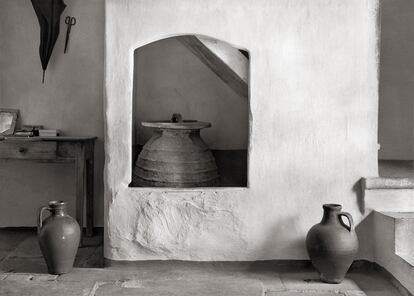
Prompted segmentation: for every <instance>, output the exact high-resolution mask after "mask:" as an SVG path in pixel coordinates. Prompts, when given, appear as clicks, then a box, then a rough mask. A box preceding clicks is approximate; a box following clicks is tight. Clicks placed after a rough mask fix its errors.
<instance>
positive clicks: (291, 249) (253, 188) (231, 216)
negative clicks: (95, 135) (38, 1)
mask: <svg viewBox="0 0 414 296" xmlns="http://www.w3.org/2000/svg"><path fill="white" fill-rule="evenodd" d="M105 3H106V24H105V25H106V33H105V36H106V40H105V104H104V112H105V122H106V124H105V151H106V155H105V159H106V161H105V257H106V258H108V259H113V260H149V259H181V260H201V261H203V260H259V259H303V258H307V255H306V250H305V236H306V233H307V231H308V230H309V228H310V227H311V226H312V225H313V224H316V223H318V222H319V221H320V219H321V217H322V204H323V203H327V202H331V203H332V202H334V203H340V204H342V205H343V208H344V210H346V211H348V212H350V213H351V214H352V215H353V216H354V219H355V222H356V223H357V224H359V223H360V222H361V220H362V219H363V218H364V217H363V215H362V214H361V212H360V206H359V203H358V201H359V200H358V194H357V191H358V184H357V183H358V181H359V179H360V178H361V177H362V176H376V175H377V173H378V168H377V122H378V121H377V120H378V92H377V88H378V77H377V46H376V45H377V29H376V17H377V1H375V0H363V1H361V0H350V1H341V0H330V1H326V0H314V1H304V0H293V1H292V0H289V1H288V0H279V1H271V0H260V1H254V2H252V1H248V0H237V1H236V0H227V1H222V0H212V1H207V2H206V1H189V0H187V1H182V0H171V1H168V2H165V1H158V0H156V1H151V2H149V1H144V0H142V1H134V0H124V1H117V0H106V2H105ZM179 34H201V35H206V36H210V37H213V38H217V39H219V40H224V41H227V42H229V43H230V44H233V45H235V46H237V47H240V48H245V49H247V50H248V51H249V52H250V57H251V64H250V141H249V171H248V180H249V184H248V188H243V189H237V188H223V189H219V188H212V189H184V190H174V189H168V188H164V189H161V188H160V189H150V188H129V187H128V184H129V183H130V181H131V169H130V168H131V165H132V159H131V144H132V143H131V141H132V140H131V133H132V94H133V92H132V89H133V70H134V63H133V58H134V50H135V49H136V48H138V47H140V46H143V45H145V44H148V43H150V42H153V41H156V40H159V39H163V38H166V37H169V36H174V35H179ZM362 249H363V250H367V248H362ZM367 256H368V255H367V254H366V253H364V252H362V253H360V254H359V258H365V257H367Z"/></svg>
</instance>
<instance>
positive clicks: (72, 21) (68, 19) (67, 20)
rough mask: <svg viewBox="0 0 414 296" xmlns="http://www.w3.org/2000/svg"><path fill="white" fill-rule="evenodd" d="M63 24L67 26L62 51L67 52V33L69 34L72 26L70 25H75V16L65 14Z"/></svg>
mask: <svg viewBox="0 0 414 296" xmlns="http://www.w3.org/2000/svg"><path fill="white" fill-rule="evenodd" d="M65 24H66V25H67V26H68V28H67V30H66V40H65V50H64V51H63V53H66V52H67V49H68V43H69V35H70V30H71V28H72V26H74V25H76V18H75V17H73V16H69V15H68V16H67V17H66V18H65Z"/></svg>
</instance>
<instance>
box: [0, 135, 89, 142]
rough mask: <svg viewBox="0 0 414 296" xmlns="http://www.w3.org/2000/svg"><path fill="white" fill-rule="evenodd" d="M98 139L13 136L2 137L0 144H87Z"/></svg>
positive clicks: (0, 137)
mask: <svg viewBox="0 0 414 296" xmlns="http://www.w3.org/2000/svg"><path fill="white" fill-rule="evenodd" d="M96 139H97V137H66V136H57V137H13V136H4V137H2V136H0V143H1V142H3V141H5V142H39V141H55V142H86V141H95V140H96Z"/></svg>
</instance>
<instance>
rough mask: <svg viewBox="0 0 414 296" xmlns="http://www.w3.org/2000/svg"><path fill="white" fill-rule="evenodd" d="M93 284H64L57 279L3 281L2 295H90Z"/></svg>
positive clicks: (0, 293) (1, 285)
mask: <svg viewBox="0 0 414 296" xmlns="http://www.w3.org/2000/svg"><path fill="white" fill-rule="evenodd" d="M92 287H93V285H90V284H84V283H82V282H80V283H76V284H74V283H70V284H63V283H59V282H57V281H49V282H47V281H46V282H45V281H30V280H29V281H7V280H4V281H1V284H0V295H10V296H14V295H15V296H89V295H90V292H91V290H92Z"/></svg>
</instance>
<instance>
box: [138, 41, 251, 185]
mask: <svg viewBox="0 0 414 296" xmlns="http://www.w3.org/2000/svg"><path fill="white" fill-rule="evenodd" d="M248 79H249V53H248V51H246V50H244V49H239V48H236V47H234V46H232V45H230V44H229V43H227V42H224V41H221V40H217V39H215V38H210V37H207V36H201V35H181V36H174V37H170V38H165V39H161V40H158V41H155V42H151V43H149V44H146V45H144V46H142V47H139V48H137V49H135V51H134V73H133V96H132V104H133V108H132V120H133V124H132V145H133V146H132V182H131V184H130V186H131V187H141V186H143V185H141V184H142V183H143V182H140V183H139V185H137V182H134V181H133V180H134V178H137V177H134V170H136V165H135V163H136V160H137V158H138V155H139V154H140V152H141V151H142V147H143V145H144V144H145V143H147V142H148V140H149V139H150V138H151V137H152V135H153V134H154V132H155V131H156V130H157V129H154V128H149V127H145V126H143V125H142V122H148V121H160V120H169V119H170V118H171V116H172V114H173V113H180V114H181V115H182V117H183V119H184V120H197V121H202V122H207V123H211V127H209V128H204V129H202V130H201V131H200V132H201V138H202V139H203V140H204V142H205V143H206V144H207V146H208V147H209V148H210V149H211V152H212V154H213V157H214V159H215V162H216V165H217V171H218V175H219V178H218V179H217V182H214V185H207V187H210V186H211V187H246V186H247V155H248V153H247V148H248V141H249V95H248ZM165 149H169V148H168V147H166V148H165ZM157 163H159V161H157ZM179 165H181V164H179ZM146 169H147V167H146ZM158 171H159V167H157V168H154V169H152V168H151V169H150V172H151V177H149V176H148V174H145V178H147V177H148V178H157V177H153V175H154V172H158ZM145 172H147V170H145ZM177 174H179V172H178V173H177ZM181 174H185V175H190V176H191V174H192V171H191V169H189V170H185V173H181ZM160 178H162V177H160ZM146 180H147V179H145V180H143V181H145V184H148V182H146ZM151 184H153V183H151ZM158 184H159V182H157V185H146V186H144V187H152V186H154V187H158ZM161 186H165V185H161ZM200 186H201V187H206V186H202V185H200ZM165 187H176V186H175V185H169V186H165ZM180 187H194V186H193V185H191V186H187V185H182V186H180ZM196 187H199V186H196Z"/></svg>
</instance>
